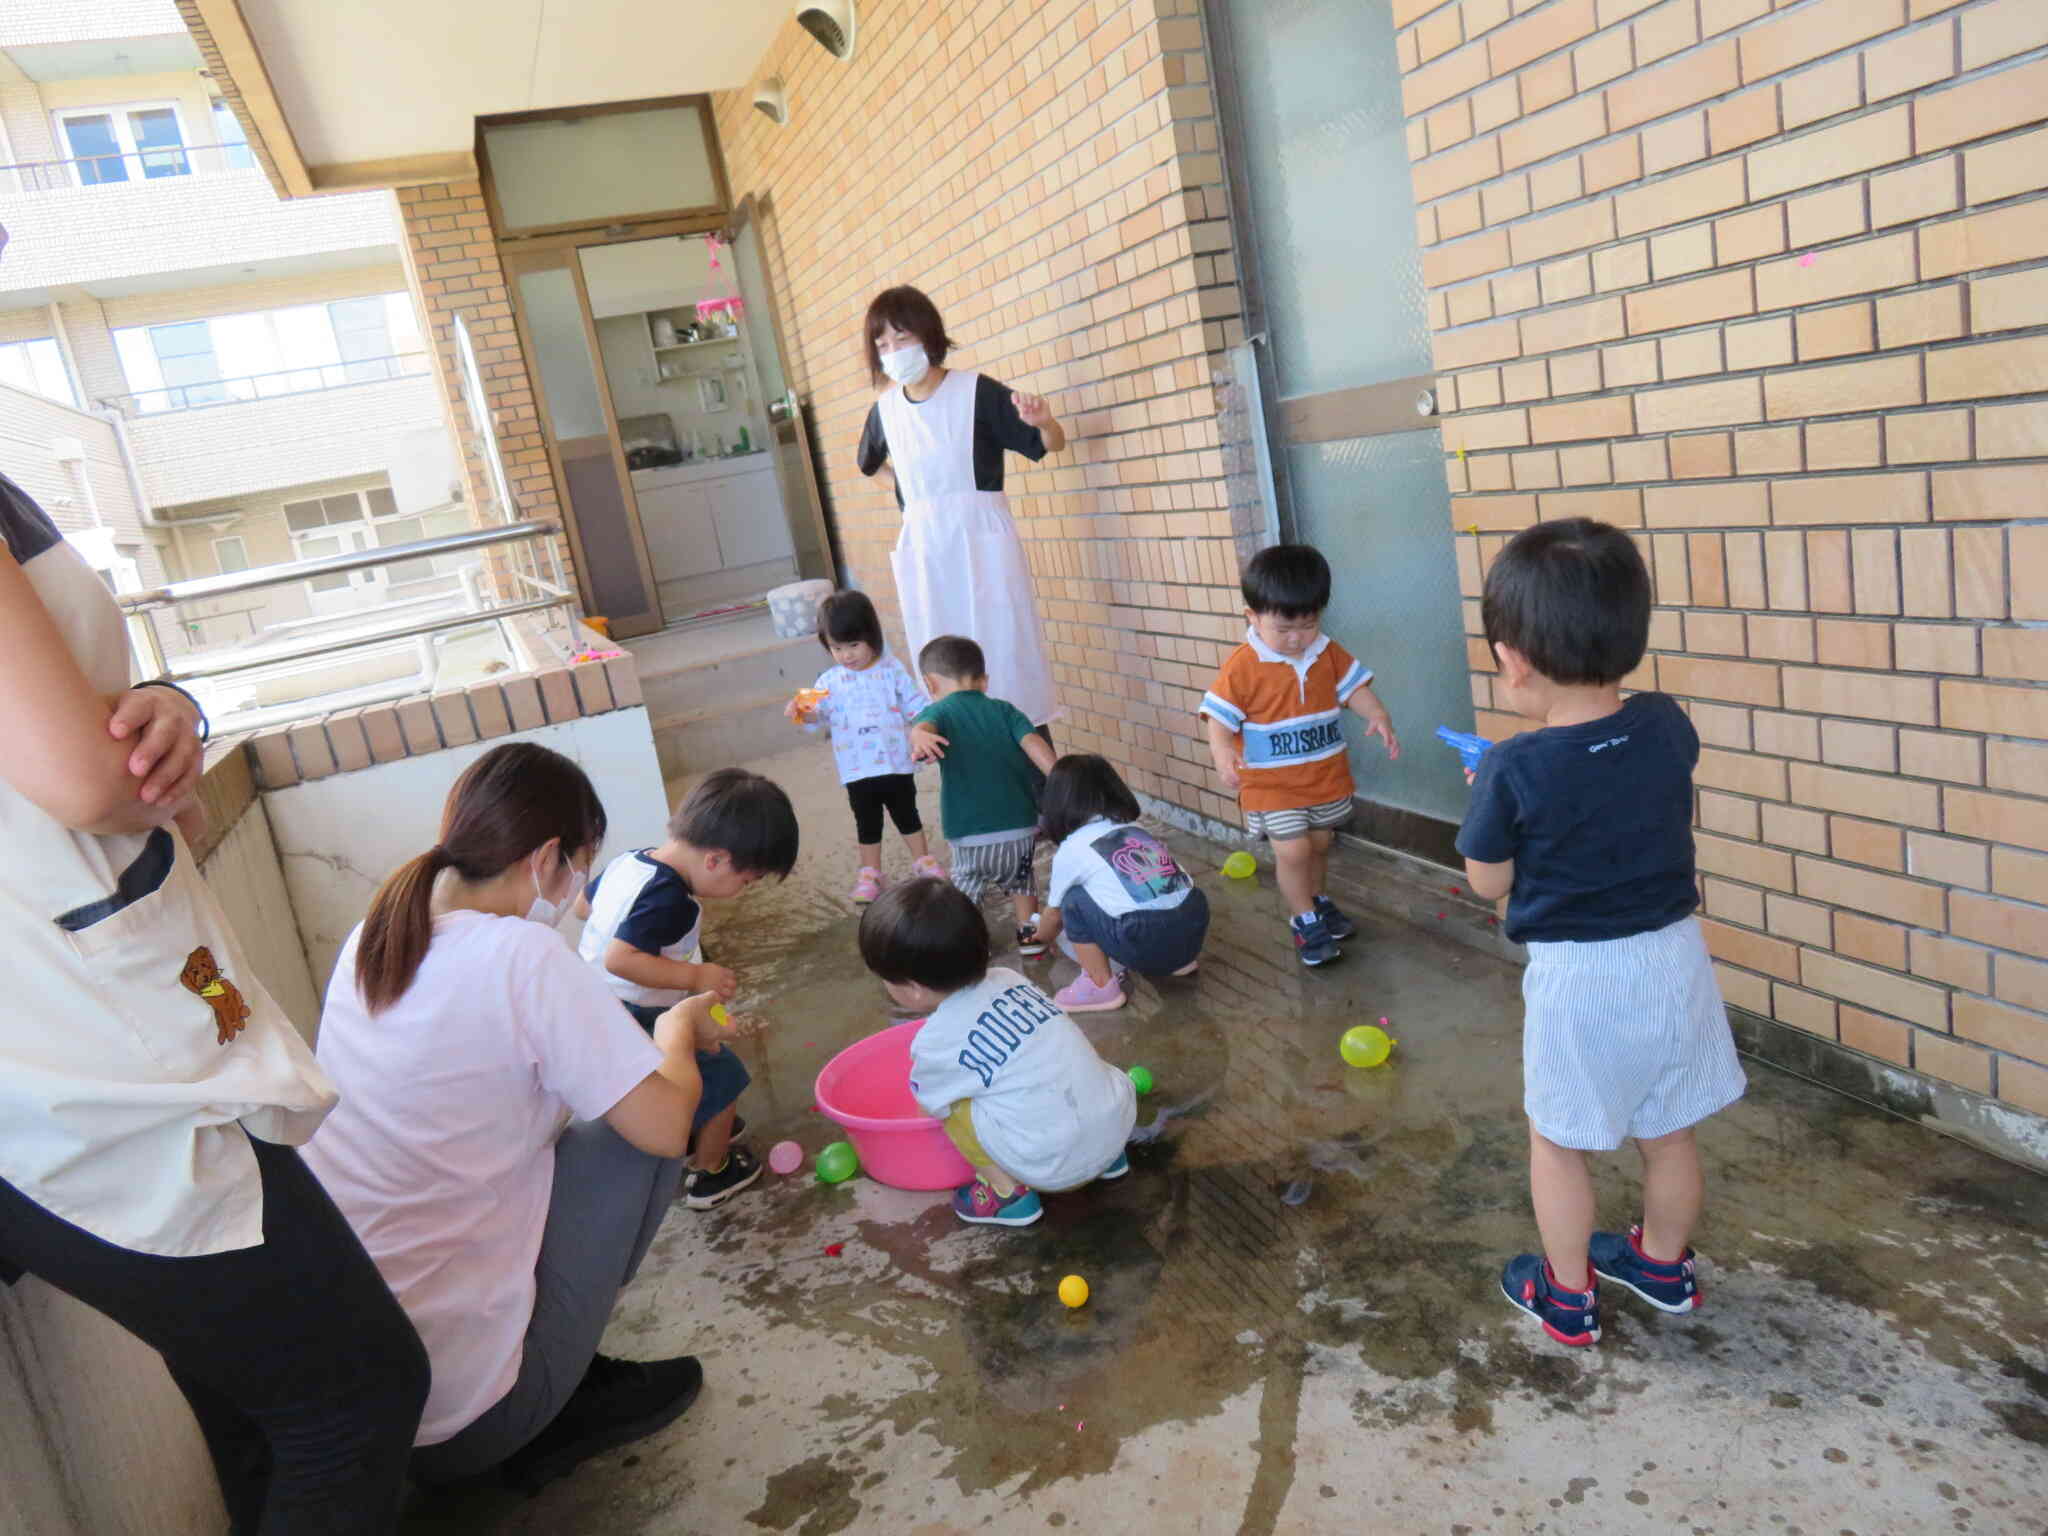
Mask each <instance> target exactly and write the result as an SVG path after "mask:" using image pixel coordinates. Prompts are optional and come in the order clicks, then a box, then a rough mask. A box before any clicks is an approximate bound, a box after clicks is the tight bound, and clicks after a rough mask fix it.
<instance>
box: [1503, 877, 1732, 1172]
mask: <svg viewBox="0 0 2048 1536" xmlns="http://www.w3.org/2000/svg"><path fill="white" fill-rule="evenodd" d="M1522 1004H1523V1021H1522V1108H1523V1110H1524V1111H1525V1112H1526V1113H1527V1114H1528V1116H1529V1123H1530V1124H1531V1125H1533V1126H1534V1127H1535V1128H1536V1131H1537V1134H1538V1135H1540V1136H1542V1137H1543V1138H1544V1139H1545V1140H1547V1141H1550V1142H1553V1143H1555V1144H1556V1145H1558V1146H1560V1147H1578V1148H1581V1149H1583V1150H1585V1151H1589V1152H1590V1151H1602V1152H1605V1151H1611V1150H1613V1149H1614V1148H1615V1147H1618V1146H1620V1145H1621V1144H1622V1142H1624V1141H1626V1140H1628V1139H1629V1138H1630V1137H1635V1138H1637V1139H1639V1140H1649V1139H1650V1138H1652V1137H1656V1136H1668V1135H1670V1134H1671V1133H1672V1132H1673V1131H1682V1130H1684V1129H1685V1128H1686V1127H1687V1126H1690V1125H1697V1124H1699V1122H1700V1121H1702V1120H1704V1119H1706V1118H1707V1116H1709V1115H1711V1114H1713V1113H1714V1112H1715V1111H1716V1110H1719V1109H1725V1108H1726V1107H1727V1106H1728V1105H1730V1104H1733V1103H1734V1102H1735V1101H1736V1100H1737V1099H1739V1098H1741V1097H1742V1090H1743V1088H1744V1087H1745V1085H1746V1084H1745V1079H1744V1077H1743V1074H1742V1063H1741V1062H1740V1061H1739V1060H1737V1059H1736V1055H1735V1037H1734V1036H1733V1035H1732V1034H1731V1033H1730V1032H1729V1029H1728V1011H1727V1009H1726V1008H1725V1007H1724V1006H1723V1005H1722V1002H1721V989H1720V987H1719V986H1718V985H1717V984H1716V983H1715V981H1714V966H1713V961H1712V960H1711V959H1710V958H1709V957H1708V955H1707V942H1706V938H1705V936H1704V935H1703V934H1702V933H1701V932H1700V925H1699V921H1698V919H1697V918H1691V917H1687V918H1683V919H1681V920H1680V921H1678V922H1675V923H1672V924H1671V925H1670V926H1669V927H1665V928H1659V929H1657V930H1656V931H1655V932H1654V933H1637V934H1631V935H1630V936H1629V937H1627V938H1625V939H1598V940H1591V941H1587V942H1582V943H1573V942H1569V941H1566V942H1554V943H1542V942H1533V943H1531V944H1530V945H1529V969H1528V970H1527V971H1526V972H1524V973H1523V976H1522Z"/></svg>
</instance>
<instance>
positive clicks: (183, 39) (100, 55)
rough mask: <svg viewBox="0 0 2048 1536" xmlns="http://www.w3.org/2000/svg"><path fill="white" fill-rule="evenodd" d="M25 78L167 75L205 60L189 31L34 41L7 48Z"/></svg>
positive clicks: (53, 79)
mask: <svg viewBox="0 0 2048 1536" xmlns="http://www.w3.org/2000/svg"><path fill="white" fill-rule="evenodd" d="M7 53H8V57H9V58H11V59H13V60H14V62H15V64H16V66H17V67H18V68H19V69H20V70H21V72H22V73H23V74H24V75H27V76H28V77H29V79H31V80H34V81H37V82H39V83H41V84H44V85H48V84H52V83H54V82H56V81H59V80H96V79H99V78H100V77H101V76H104V75H169V74H176V73H179V72H181V71H186V70H194V69H197V68H199V66H200V65H201V64H203V63H205V62H206V61H205V60H204V59H202V58H201V57H200V56H199V49H198V48H197V46H195V45H194V43H193V41H192V35H191V34H190V33H189V32H177V33H172V34H169V35H166V36H161V37H129V38H118V39H112V40H106V41H100V42H83V43H35V44H29V45H26V46H23V47H18V48H10V49H8V50H7Z"/></svg>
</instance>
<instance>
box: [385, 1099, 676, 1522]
mask: <svg viewBox="0 0 2048 1536" xmlns="http://www.w3.org/2000/svg"><path fill="white" fill-rule="evenodd" d="M682 1178H683V1159H682V1158H679V1157H672V1158H663V1157H650V1156H649V1155H648V1154H647V1153H645V1152H642V1151H640V1150H639V1149H638V1148H637V1147H635V1146H633V1145H632V1143H630V1142H628V1141H627V1140H626V1139H625V1138H624V1137H623V1136H621V1135H619V1133H618V1132H617V1131H615V1130H613V1129H612V1128H611V1127H610V1126H609V1125H606V1124H605V1123H604V1122H603V1121H602V1120H576V1121H572V1122H571V1123H570V1125H569V1128H568V1129H567V1130H565V1131H563V1132H562V1139H561V1140H560V1141H558V1142H557V1143H556V1144H555V1182H554V1192H553V1194H552V1195H551V1196H550V1198H549V1200H548V1220H547V1226H546V1228H545V1229H544V1230H543V1232H542V1234H541V1240H540V1258H539V1259H538V1260H537V1261H536V1262H535V1264H534V1277H535V1279H536V1281H537V1282H538V1289H537V1290H536V1292H535V1295H534V1298H533V1321H532V1322H530V1323H528V1324H527V1326H526V1352H525V1356H524V1358H523V1359H522V1360H521V1361H520V1364H519V1376H518V1378H517V1379H516V1380H515V1381H514V1382H513V1383H512V1388H511V1390H510V1391H508V1392H507V1393H506V1394H505V1395H504V1396H503V1397H501V1398H499V1399H498V1401H497V1402H495V1403H493V1404H492V1405H491V1406H490V1407H489V1408H487V1409H485V1410H484V1412H483V1414H482V1415H481V1416H480V1417H478V1418H477V1419H475V1420H474V1421H473V1422H471V1423H470V1424H469V1426H468V1427H467V1428H465V1429H463V1430H462V1431H460V1432H459V1433H458V1434H457V1435H456V1436H455V1437H454V1438H453V1439H451V1440H444V1441H442V1442H441V1443H440V1444H439V1445H426V1446H421V1447H419V1448H418V1449H416V1450H415V1451H414V1452H413V1453H412V1468H411V1470H412V1476H413V1478H414V1480H415V1481H417V1482H420V1483H424V1484H428V1485H432V1484H435V1483H452V1482H456V1481H459V1480H460V1479H462V1478H466V1477H474V1476H475V1475H476V1474H478V1473H480V1472H485V1471H488V1470H489V1469H490V1468H492V1467H495V1466H497V1465H498V1464H499V1463H500V1462H502V1461H503V1460H505V1458H506V1457H508V1456H510V1455H511V1454H512V1453H513V1452H514V1451H517V1450H519V1449H520V1448H521V1447H522V1446H524V1445H526V1444H527V1443H528V1442H529V1441H531V1440H532V1439H533V1438H534V1436H536V1435H538V1434H539V1433H540V1432H541V1431H542V1430H544V1429H546V1428H547V1427H548V1425H550V1424H552V1423H553V1422H554V1420H555V1415H557V1414H559V1413H560V1412H561V1411H562V1405H563V1404H564V1403H566V1402H568V1401H569V1395H570V1393H572V1392H574V1391H575V1390H576V1387H577V1384H578V1383H580V1382H581V1381H582V1380H583V1373H584V1372H585V1371H586V1370H588V1369H589V1367H590V1361H591V1357H592V1356H594V1355H595V1354H596V1353H597V1344H598V1340H599V1339H601V1338H603V1337H604V1329H605V1324H606V1323H607V1322H609V1321H610V1320H611V1315H612V1310H613V1308H615V1307H616V1306H617V1305H618V1301H619V1292H620V1291H621V1290H623V1289H624V1288H625V1286H626V1284H627V1282H629V1281H630V1280H631V1279H632V1278H633V1276H634V1274H635V1273H636V1272H637V1271H638V1270H639V1268H640V1261H641V1260H642V1259H644V1258H646V1257H647V1250H648V1248H649V1247H650V1246H652V1244H653V1242H654V1234H655V1233H656V1232H657V1231H659V1230H660V1228H661V1222H662V1218H663V1217H664V1216H666V1215H667V1214H668V1210H669V1206H670V1205H671V1204H672V1203H673V1202H674V1200H675V1197H676V1187H677V1186H678V1185H679V1184H680V1183H681V1182H682Z"/></svg>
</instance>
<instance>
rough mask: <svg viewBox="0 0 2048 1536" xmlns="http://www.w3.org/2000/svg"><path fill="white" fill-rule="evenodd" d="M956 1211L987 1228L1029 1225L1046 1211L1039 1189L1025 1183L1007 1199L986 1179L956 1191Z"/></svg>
mask: <svg viewBox="0 0 2048 1536" xmlns="http://www.w3.org/2000/svg"><path fill="white" fill-rule="evenodd" d="M953 1214H954V1215H955V1216H958V1217H959V1218H960V1219H961V1220H962V1221H971V1222H973V1223H974V1224H975V1225H976V1226H983V1227H1028V1226H1030V1225H1031V1223H1033V1222H1034V1221H1036V1220H1038V1218H1039V1217H1041V1216H1043V1215H1044V1214H1045V1206H1044V1204H1043V1203H1042V1202H1041V1201H1040V1200H1039V1198H1038V1192H1037V1191H1036V1190H1031V1189H1026V1188H1025V1187H1024V1186H1023V1185H1022V1184H1019V1185H1018V1186H1017V1192H1016V1193H1015V1194H1014V1195H1012V1196H1010V1198H1009V1199H1007V1200H1005V1199H1004V1198H1003V1197H1002V1196H1001V1195H999V1194H997V1193H996V1192H995V1189H994V1188H993V1186H991V1185H990V1184H989V1182H988V1181H987V1180H986V1179H976V1180H975V1181H974V1182H973V1183H972V1184H962V1185H961V1186H960V1187H959V1188H958V1189H956V1190H954V1191H953Z"/></svg>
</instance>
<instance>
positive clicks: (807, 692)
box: [796, 688, 832, 715]
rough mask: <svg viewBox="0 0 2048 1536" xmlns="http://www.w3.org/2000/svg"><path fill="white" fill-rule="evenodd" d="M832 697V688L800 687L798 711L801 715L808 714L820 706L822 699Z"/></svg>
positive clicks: (797, 701) (797, 703)
mask: <svg viewBox="0 0 2048 1536" xmlns="http://www.w3.org/2000/svg"><path fill="white" fill-rule="evenodd" d="M831 697H832V690H831V689H830V688H799V689H797V691H796V712H797V713H798V714H800V715H808V714H810V713H811V711H813V710H814V709H816V708H817V707H818V701H819V700H820V699H829V698H831Z"/></svg>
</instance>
